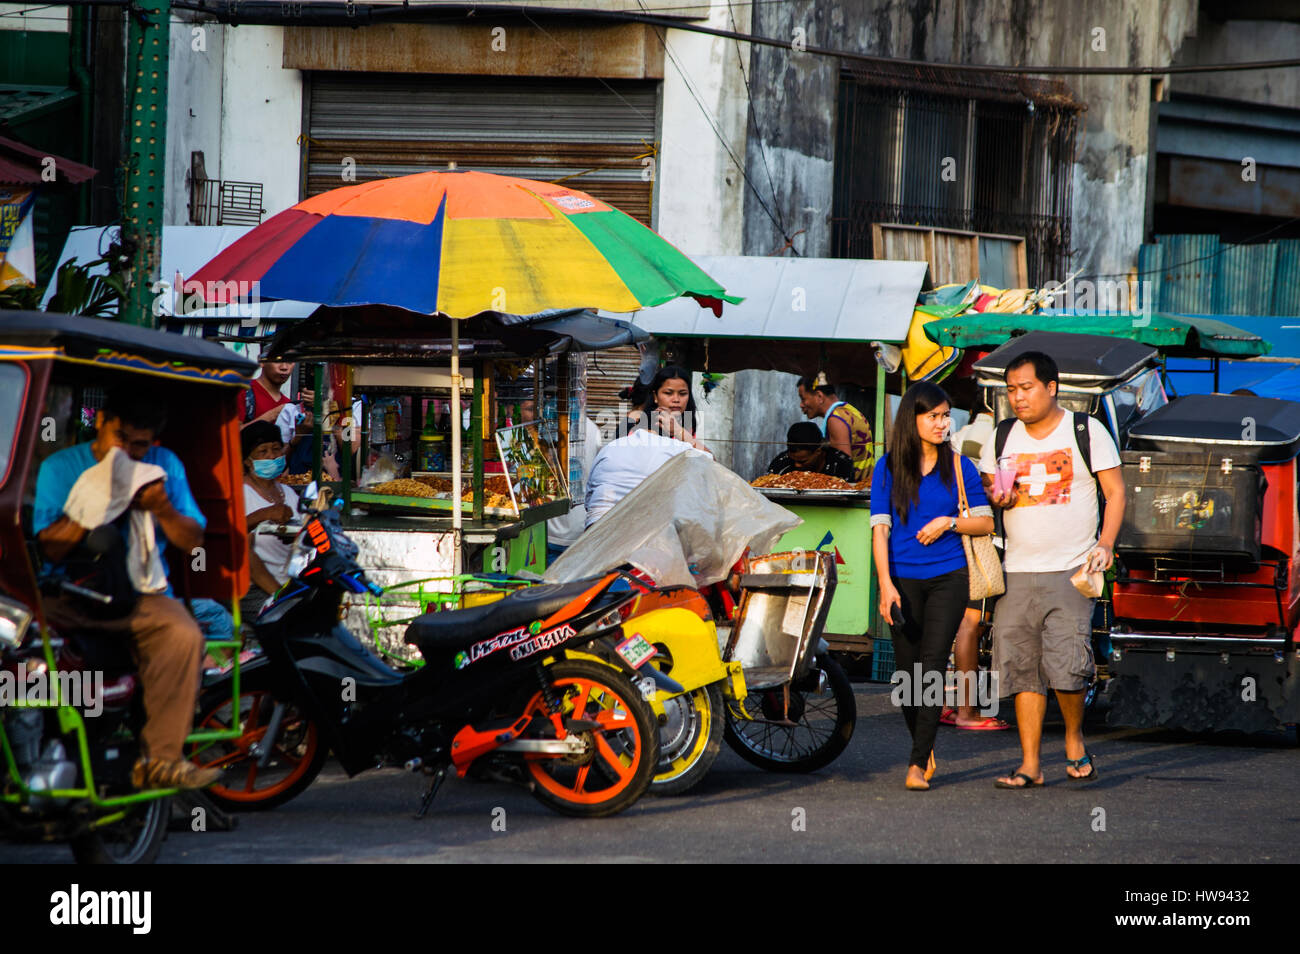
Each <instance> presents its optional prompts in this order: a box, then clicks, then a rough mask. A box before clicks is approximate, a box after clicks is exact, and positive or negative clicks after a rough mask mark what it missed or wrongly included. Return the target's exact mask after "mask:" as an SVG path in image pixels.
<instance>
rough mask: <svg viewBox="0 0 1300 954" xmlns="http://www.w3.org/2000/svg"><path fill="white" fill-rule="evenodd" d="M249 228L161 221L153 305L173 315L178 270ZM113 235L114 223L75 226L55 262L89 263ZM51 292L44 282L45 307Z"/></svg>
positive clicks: (302, 305) (289, 311)
mask: <svg viewBox="0 0 1300 954" xmlns="http://www.w3.org/2000/svg"><path fill="white" fill-rule="evenodd" d="M252 228H253V226H251V225H164V226H163V234H162V255H161V261H160V262H159V269H158V272H159V280H160V281H163V282H166V283H167V285H166V288H165V289H162V288H160V289H159V293H160V294H161V295H162V297H161V298H159V299H158V303H159V309H160V311H161V312H162V314H164V315H170V314H172V313H173V309H172V305H173V293H172V289H173V286H174V285H175V284H176V281H177V275H178V274H179V275H180V277H181V281H184V280H185V279H187V278H189V276H191V275H193V274H194V273H195V272H197V271H198V270H199V269H200V268H202V267H203V266H204V265H206V264H207V263H208V262H209V261H211V260H212V259H213V258H215V257H216V256H217V253H218V252H220V251H221V250H222V249H224V248H226V247H227V246H228V245H230V244H231V243H232V242H234V241H235V240H236V239H238V238H240V237H241V236H242V235H243V234H244V233H245V232H248V231H249V230H250V229H252ZM117 236H118V228H117V226H116V225H78V226H75V227H74V228H73V229H72V230H71V231H70V232H69V233H68V239H67V241H66V242H64V243H63V252H62V253H61V254H60V255H59V265H62V264H63V263H64V262H67V261H70V260H72V259H74V258H75V259H76V260H77V261H78V262H79V263H80V264H82V265H85V264H87V263H88V262H93V261H95V260H96V259H98V258H101V257H103V255H104V253H105V252H107V251H108V247H109V245H111V244H112V243H114V242H116V241H117ZM92 274H96V275H107V274H108V266H107V265H100V266H97V267H96V268H95V269H93V270H92ZM53 295H54V282H50V284H49V287H48V288H46V289H45V298H44V301H42V302H41V307H42V308H44V307H46V305H47V304H48V303H49V300H50V298H51V297H52V296H53ZM318 307H319V306H318V305H315V304H312V303H310V302H301V301H266V302H261V303H260V307H259V309H258V312H257V314H258V315H259V316H260V317H262V318H268V319H274V318H306V317H307V316H308V315H310V314H311V313H312V312H313V311H315V310H316V309H317V308H318ZM248 312H249V309H248V308H247V307H244V308H243V309H242V311H241V309H240V306H238V305H234V306H223V307H221V308H214V309H210V310H206V311H203V312H200V313H198V314H196V315H194V316H193V317H195V318H199V317H202V316H205V315H206V316H210V317H211V318H213V319H215V318H217V317H219V316H224V315H229V316H230V317H231V320H237V319H238V318H239V317H241V316H243V315H245V314H247V313H248Z"/></svg>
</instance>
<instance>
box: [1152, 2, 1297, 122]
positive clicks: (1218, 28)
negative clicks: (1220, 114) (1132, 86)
mask: <svg viewBox="0 0 1300 954" xmlns="http://www.w3.org/2000/svg"><path fill="white" fill-rule="evenodd" d="M1296 50H1300V23H1282V22H1279V21H1275V20H1229V21H1227V22H1226V23H1215V22H1214V21H1213V20H1211V19H1210V18H1209V17H1207V16H1205V15H1203V14H1202V16H1201V17H1200V18H1199V19H1198V20H1197V24H1196V35H1195V36H1194V37H1189V38H1188V39H1187V41H1186V42H1185V43H1184V44H1183V46H1182V48H1181V49H1180V50H1179V51H1178V56H1177V58H1176V59H1175V60H1174V62H1175V63H1177V64H1179V65H1180V66H1188V65H1192V64H1201V63H1241V62H1249V61H1250V60H1278V59H1286V58H1288V57H1293V56H1295V53H1296ZM1169 85H1170V88H1171V89H1172V90H1173V91H1174V92H1178V93H1196V94H1198V95H1201V96H1220V97H1223V98H1225V99H1241V100H1246V101H1247V102H1251V103H1256V104H1259V105H1261V106H1283V107H1286V108H1288V109H1295V108H1297V107H1300V70H1294V69H1289V70H1245V71H1242V72H1233V73H1191V74H1180V75H1177V76H1173V77H1171V78H1170V84H1169Z"/></svg>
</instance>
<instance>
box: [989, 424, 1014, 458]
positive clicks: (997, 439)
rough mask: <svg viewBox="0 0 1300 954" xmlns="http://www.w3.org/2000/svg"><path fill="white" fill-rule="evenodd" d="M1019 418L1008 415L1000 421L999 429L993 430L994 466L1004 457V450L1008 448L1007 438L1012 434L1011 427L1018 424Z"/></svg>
mask: <svg viewBox="0 0 1300 954" xmlns="http://www.w3.org/2000/svg"><path fill="white" fill-rule="evenodd" d="M1016 420H1017V418H1014V417H1008V418H1006V419H1005V420H1002V421H998V426H997V430H995V431H994V432H993V466H994V467H996V466H997V465H998V461H999V460H1001V459H1002V452H1003V451H1004V450H1006V449H1007V438H1009V437H1010V436H1011V428H1013V427H1015V426H1016Z"/></svg>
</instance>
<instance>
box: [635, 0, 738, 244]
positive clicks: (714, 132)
mask: <svg viewBox="0 0 1300 954" xmlns="http://www.w3.org/2000/svg"><path fill="white" fill-rule="evenodd" d="M708 22H709V24H710V25H712V26H714V27H717V28H719V29H728V30H735V31H738V32H748V30H749V28H750V19H749V12H748V10H747V9H746V8H744V7H742V6H737V7H735V8H728V7H727V5H726V3H725V0H716V2H715V3H714V4H713V9H712V12H711V14H710V17H709V20H708ZM665 46H666V53H665V57H664V65H663V70H664V81H663V110H662V113H663V117H662V122H661V128H660V134H659V161H658V164H657V165H658V168H657V178H658V182H657V188H656V190H655V192H656V195H657V207H656V217H655V228H656V230H657V231H658V232H659V234H660V235H662V236H663V237H664V238H666V239H668V241H670V242H672V243H673V244H674V245H676V246H677V247H678V248H680V249H681V250H682V251H683V252H685V253H686V254H688V255H690V254H696V255H739V254H740V253H741V220H742V217H743V214H744V177H743V176H742V174H741V166H740V163H743V162H744V161H745V158H744V157H745V105H746V97H745V80H744V76H743V75H742V73H741V65H742V63H744V60H743V56H744V50H743V48H742V47H738V45H737V43H736V41H734V40H726V39H722V38H720V37H712V36H707V35H704V34H700V33H686V32H683V31H681V30H666V31H665ZM746 68H748V67H747V64H746ZM724 143H725V145H724ZM733 156H734V157H735V158H734V159H733Z"/></svg>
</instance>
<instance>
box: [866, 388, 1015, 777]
mask: <svg viewBox="0 0 1300 954" xmlns="http://www.w3.org/2000/svg"><path fill="white" fill-rule="evenodd" d="M950 409H951V405H950V402H949V400H948V395H947V394H946V393H944V390H943V388H941V387H939V386H938V385H936V384H930V383H929V382H925V381H922V382H920V383H918V384H915V385H913V386H912V387H911V388H909V389H908V391H907V393H906V394H904V395H903V400H902V402H901V403H900V405H899V408H898V416H897V418H896V422H895V425H894V435H893V447H892V448H891V449H890V451H889V453H888V454H886V455H885V456H884V457H882V458H881V459H880V460H879V461H877V462H876V468H875V472H874V473H873V474H872V477H871V533H872V553H873V555H874V557H875V564H876V574H877V577H878V579H879V580H880V615H881V616H883V617H884V618H885V620H886V621H887V622H888V623H889V624H890V630H891V633H892V635H893V640H894V662H895V665H896V666H897V668H898V670H899V671H900V672H903V673H906V678H907V682H908V683H910V684H911V692H909V693H907V694H906V699H907V702H908V703H919V702H921V701H922V698H921V691H922V689H923V687H924V686H925V685H927V683H931V682H932V681H933V680H935V679H936V678H937V679H938V680H939V685H942V680H943V676H944V672H945V671H946V670H947V668H948V654H949V652H950V651H951V650H952V642H953V638H954V637H955V636H956V634H957V626H958V625H959V624H960V623H961V617H962V613H963V612H964V611H965V609H966V601H967V599H968V598H969V586H970V584H969V581H968V578H967V571H966V555H965V551H964V550H963V549H962V545H961V537H960V536H959V535H960V534H963V533H966V534H973V535H979V534H986V533H992V532H993V511H992V509H991V508H990V507H989V504H988V498H987V497H985V496H984V488H983V485H982V484H981V481H980V476H979V472H978V471H977V470H976V468H975V465H974V464H973V463H971V462H970V461H969V460H966V459H964V458H962V459H961V472H960V475H958V473H957V465H956V461H955V460H954V457H955V455H954V454H953V452H952V448H951V447H949V446H948V444H947V442H946V441H947V433H948V426H949V423H950V421H949V411H950ZM958 479H960V480H961V481H962V483H963V484H964V485H965V489H966V499H967V501H968V502H969V504H970V508H971V512H970V515H969V516H966V517H960V516H958V514H957V509H958V508H957V500H958V498H957V483H956V481H957V480H958ZM917 664H919V665H920V673H921V680H920V682H919V683H918V681H917V678H916V676H917V671H916V668H915V667H916V665H917ZM934 673H937V677H936V676H935V675H933V674H934ZM937 702H938V704H936V705H911V704H908V705H904V706H903V707H902V709H903V718H904V719H905V720H906V721H907V729H908V731H909V732H910V733H911V735H912V755H911V761H910V763H909V765H908V769H907V781H906V783H905V784H906V786H907V788H909V789H911V790H913V791H925V790H926V789H928V788H929V787H930V778H931V777H932V776H933V775H934V770H935V761H934V737H935V733H936V732H937V731H938V728H939V716H940V714H941V713H942V711H943V706H942V702H943V698H942V694H940V697H939V699H938V700H937Z"/></svg>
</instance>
